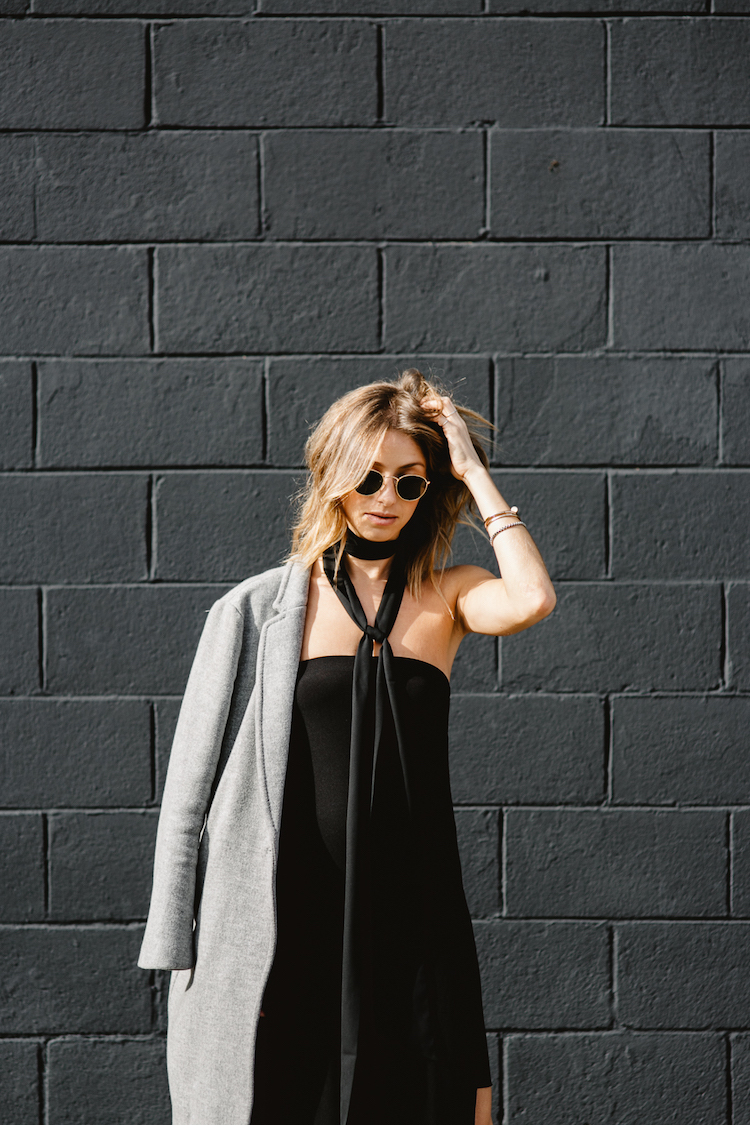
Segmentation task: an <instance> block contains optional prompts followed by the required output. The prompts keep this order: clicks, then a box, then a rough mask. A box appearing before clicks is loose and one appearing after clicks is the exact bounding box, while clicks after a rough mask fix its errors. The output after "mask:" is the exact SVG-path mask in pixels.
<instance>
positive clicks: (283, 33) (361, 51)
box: [154, 20, 377, 128]
mask: <svg viewBox="0 0 750 1125" xmlns="http://www.w3.org/2000/svg"><path fill="white" fill-rule="evenodd" d="M376 53H377V46H376V32H375V28H374V27H373V26H372V25H370V24H369V23H367V22H365V21H364V20H363V21H360V22H353V21H350V20H346V21H343V20H341V21H338V22H334V21H329V20H316V21H312V20H258V21H252V20H248V21H240V20H236V21H235V20H216V21H213V20H196V21H190V20H186V21H180V22H175V23H170V24H164V25H161V26H159V25H157V27H156V28H155V29H154V101H155V106H156V116H157V120H158V122H159V124H160V125H198V126H203V127H205V126H218V127H224V128H226V127H227V126H240V127H243V128H244V127H253V126H288V125H296V126H298V127H299V126H310V125H314V126H327V127H329V128H330V127H332V126H337V125H339V126H340V125H374V124H375V121H376V119H377V71H376V65H377V64H376Z"/></svg>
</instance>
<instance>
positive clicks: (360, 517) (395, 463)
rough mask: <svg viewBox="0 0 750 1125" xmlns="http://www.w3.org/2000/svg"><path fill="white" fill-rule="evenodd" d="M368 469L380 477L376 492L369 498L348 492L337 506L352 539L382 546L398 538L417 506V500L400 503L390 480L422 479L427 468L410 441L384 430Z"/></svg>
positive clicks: (410, 439)
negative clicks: (381, 483) (378, 489)
mask: <svg viewBox="0 0 750 1125" xmlns="http://www.w3.org/2000/svg"><path fill="white" fill-rule="evenodd" d="M372 468H373V469H377V470H378V472H380V473H382V474H383V477H384V482H383V487H382V488H381V489H380V491H379V492H376V493H375V494H374V495H373V496H361V495H360V494H359V493H358V492H354V491H353V492H350V493H348V494H347V495H346V496H345V497H344V498H343V500H342V501H341V506H342V508H343V509H344V515H345V516H346V522H347V523H348V524H349V527H350V528H351V529H352V531H353V532H354V533H355V535H359V536H360V537H361V538H362V539H373V540H374V541H375V542H376V543H385V542H387V541H388V540H389V539H396V538H398V536H399V535H400V533H401V529H402V528H404V527H406V525H407V523H408V522H409V520H410V519H411V517H412V516H413V515H414V513H415V511H416V510H417V505H418V504H419V501H418V500H416V501H414V500H402V499H401V497H400V496H399V495H398V493H397V492H396V486H395V484H394V482H393V477H403V476H406V474H408V473H416V474H417V475H418V476H420V477H426V476H427V465H426V463H425V459H424V456H423V455H422V450H421V449H420V448H419V446H418V445H417V443H416V442H415V441H414V440H413V439H412V438H410V437H408V435H407V434H402V433H400V432H399V431H398V430H386V432H385V434H384V435H383V439H382V441H381V442H380V445H379V446H378V448H377V449H376V450H375V460H374V461H373V463H372Z"/></svg>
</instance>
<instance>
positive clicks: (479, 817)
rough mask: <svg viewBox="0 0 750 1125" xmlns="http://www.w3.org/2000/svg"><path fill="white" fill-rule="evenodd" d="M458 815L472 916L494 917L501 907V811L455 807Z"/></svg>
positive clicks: (457, 826) (465, 882)
mask: <svg viewBox="0 0 750 1125" xmlns="http://www.w3.org/2000/svg"><path fill="white" fill-rule="evenodd" d="M454 799H455V798H454ZM455 817H456V832H457V835H458V847H459V851H460V853H461V871H462V876H463V884H464V892H465V894H466V901H467V903H468V906H469V911H470V913H471V916H472V918H488V917H491V916H492V915H493V914H497V913H498V912H499V911H500V909H501V907H502V903H501V889H500V812H499V810H498V809H456V812H455Z"/></svg>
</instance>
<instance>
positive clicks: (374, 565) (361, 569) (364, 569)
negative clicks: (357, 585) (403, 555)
mask: <svg viewBox="0 0 750 1125" xmlns="http://www.w3.org/2000/svg"><path fill="white" fill-rule="evenodd" d="M342 563H344V564H345V565H346V567H347V569H348V571H349V573H350V575H351V576H352V579H353V580H356V578H357V576H358V575H360V576H361V577H362V578H366V579H367V580H368V581H370V582H387V581H388V575H389V574H390V572H391V566H392V564H393V558H392V557H391V558H390V559H355V558H354V556H353V555H348V554H347V555H344V557H343V559H342Z"/></svg>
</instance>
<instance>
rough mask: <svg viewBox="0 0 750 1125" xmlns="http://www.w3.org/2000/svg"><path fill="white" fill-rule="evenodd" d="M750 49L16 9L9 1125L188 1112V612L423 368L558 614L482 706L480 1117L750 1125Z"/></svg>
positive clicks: (6, 553) (4, 289) (478, 726)
mask: <svg viewBox="0 0 750 1125" xmlns="http://www.w3.org/2000/svg"><path fill="white" fill-rule="evenodd" d="M749 63H750V4H749V3H748V2H747V0H712V3H711V4H708V3H704V0H619V2H618V3H615V2H614V0H0V420H1V423H2V424H1V425H0V544H1V545H2V550H1V551H0V731H1V732H2V733H0V778H2V784H1V785H0V856H2V859H1V860H0V876H1V885H2V894H0V1106H2V1109H1V1110H0V1117H2V1120H3V1125H5V1123H6V1122H7V1125H64V1123H68V1122H70V1123H72V1122H76V1123H78V1125H110V1123H111V1125H120V1122H123V1121H125V1120H127V1121H128V1122H133V1123H134V1125H167V1122H168V1120H169V1103H168V1094H167V1087H166V1078H165V1071H164V1030H165V984H166V981H165V979H163V975H162V974H149V973H143V972H141V971H140V970H138V969H137V968H136V967H135V959H136V955H137V950H138V945H139V942H140V936H141V931H142V926H143V921H144V917H145V913H146V910H147V905H148V893H149V883H150V874H151V871H150V869H151V854H152V847H153V836H154V830H155V825H156V817H157V812H158V805H159V801H160V797H161V792H162V788H163V784H164V777H165V773H166V768H167V763H168V758H169V749H170V745H171V739H172V735H173V732H174V726H175V722H176V719H177V714H178V709H179V701H180V695H181V692H182V691H183V688H184V685H185V680H186V678H187V674H188V671H189V668H190V663H191V660H192V656H193V652H194V650H195V646H196V643H197V640H198V636H199V634H200V631H201V628H202V624H203V621H204V618H205V612H206V610H207V609H208V607H209V606H210V604H211V603H212V602H213V601H214V600H215V598H217V597H218V596H220V595H221V594H222V593H223V592H224V591H225V590H226V589H227V588H228V586H229V585H230V584H233V583H235V582H237V581H239V580H241V579H242V578H244V577H245V576H247V575H248V574H251V573H254V572H257V571H259V570H261V569H263V568H265V567H267V566H270V565H274V564H275V563H277V562H278V561H279V560H280V559H281V557H282V556H283V554H284V552H285V549H286V544H287V537H288V527H289V519H290V503H289V501H290V496H291V494H292V493H293V492H294V491H295V489H296V488H297V487H298V484H299V481H300V479H301V474H300V468H301V465H302V457H303V446H304V442H305V439H306V436H307V434H308V432H309V428H310V426H311V424H312V423H314V422H315V420H316V419H317V418H319V417H320V415H321V414H322V412H323V411H324V410H325V408H326V406H327V405H328V404H329V403H330V401H331V400H332V399H333V398H335V397H336V396H338V395H340V394H343V393H344V392H345V391H347V390H349V389H350V388H351V387H355V386H358V385H361V384H362V383H365V382H368V381H370V380H372V379H377V378H383V377H385V378H389V377H392V376H393V375H394V374H395V373H396V372H397V371H398V370H399V369H400V368H403V367H405V366H408V365H414V364H417V365H420V366H421V367H422V368H423V369H424V370H426V371H430V372H433V373H435V374H437V375H438V376H439V377H441V378H442V379H443V380H444V381H445V382H446V383H447V384H448V385H449V386H450V387H452V388H453V389H454V390H455V393H456V395H457V396H458V397H459V398H460V399H461V400H462V401H464V402H466V403H467V404H468V405H470V406H472V407H474V408H475V409H477V410H479V411H481V412H482V413H483V414H485V415H488V416H489V417H491V418H492V420H493V421H494V423H495V425H496V427H497V429H496V434H495V441H494V445H493V449H492V462H493V472H494V473H495V474H496V476H497V480H498V483H499V484H500V487H501V488H502V490H503V492H504V494H505V495H506V496H507V497H508V499H509V500H510V502H511V503H517V504H518V505H519V507H520V508H521V510H522V513H523V515H524V516H525V517H526V519H527V522H528V523H529V527H530V529H531V531H532V533H533V534H534V536H535V537H536V540H537V542H538V543H539V545H540V548H541V549H542V551H543V553H544V556H545V558H546V559H547V561H548V564H549V568H550V571H551V573H552V575H553V577H554V579H555V581H556V584H557V589H558V594H559V601H558V606H557V609H556V611H555V613H554V614H553V616H552V617H551V618H550V619H549V620H547V621H545V622H544V623H542V624H541V625H539V626H538V627H536V628H535V629H533V630H531V631H529V632H528V633H522V634H520V635H518V636H513V637H508V638H504V639H502V640H500V641H498V640H496V639H495V638H489V637H473V638H470V639H469V640H468V641H467V642H466V643H465V645H464V646H462V649H461V651H460V653H459V656H458V659H457V661H456V664H455V666H454V671H453V677H452V682H453V703H452V712H451V737H452V751H451V781H452V791H453V799H454V802H455V805H456V816H457V829H458V838H459V845H460V848H461V853H462V859H463V864H464V872H465V885H466V894H467V900H468V903H469V906H470V910H471V913H472V917H473V918H474V920H475V923H474V924H475V932H476V938H477V948H478V952H479V958H480V966H481V971H482V979H483V987H484V1001H485V1017H486V1024H487V1030H488V1044H489V1048H490V1056H491V1064H492V1069H493V1075H494V1076H495V1111H494V1112H495V1120H496V1121H497V1122H498V1125H521V1123H524V1125H584V1123H586V1125H594V1122H597V1123H598V1122H609V1123H611V1125H641V1123H642V1122H647V1123H648V1125H673V1123H678V1122H679V1125H750V1108H749V1107H750V987H749V986H748V980H750V972H749V971H748V970H749V967H750V766H749V765H748V761H750V756H749V755H748V734H747V732H748V727H749V722H748V720H749V718H750V710H749V709H750V533H749V531H748V528H750V483H749V482H750V476H749V475H748V470H750V242H748V239H749V238H750V188H749V187H748V183H749V182H750V181H749V179H748V175H747V164H748V159H750V86H749V85H748V82H747V74H748V64H749ZM455 557H456V559H457V560H459V561H476V562H480V563H482V564H483V565H490V566H491V565H493V563H492V558H491V555H490V553H489V551H488V549H487V544H486V540H485V539H484V538H483V537H482V536H479V535H476V534H472V533H470V532H468V531H466V530H465V529H464V530H462V531H461V533H460V534H459V536H458V538H457V541H456V550H455Z"/></svg>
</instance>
